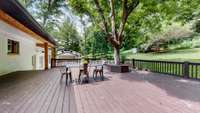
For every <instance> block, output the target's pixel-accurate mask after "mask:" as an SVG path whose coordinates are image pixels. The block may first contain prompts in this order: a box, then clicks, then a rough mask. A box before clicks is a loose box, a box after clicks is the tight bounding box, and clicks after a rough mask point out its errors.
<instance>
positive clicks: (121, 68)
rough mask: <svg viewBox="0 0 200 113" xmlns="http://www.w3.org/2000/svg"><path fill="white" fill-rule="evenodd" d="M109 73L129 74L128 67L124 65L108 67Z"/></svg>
mask: <svg viewBox="0 0 200 113" xmlns="http://www.w3.org/2000/svg"><path fill="white" fill-rule="evenodd" d="M108 66H109V69H110V71H111V72H117V73H127V72H130V70H129V66H128V65H125V64H121V65H108Z"/></svg>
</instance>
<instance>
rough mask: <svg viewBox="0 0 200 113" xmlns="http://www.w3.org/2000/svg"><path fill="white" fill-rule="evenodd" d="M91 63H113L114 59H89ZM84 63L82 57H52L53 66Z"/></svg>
mask: <svg viewBox="0 0 200 113" xmlns="http://www.w3.org/2000/svg"><path fill="white" fill-rule="evenodd" d="M89 62H90V65H99V64H104V63H107V64H113V63H114V61H113V60H112V59H106V60H101V59H89ZM81 63H82V61H81V59H51V67H52V68H53V67H59V66H72V67H73V66H80V65H81Z"/></svg>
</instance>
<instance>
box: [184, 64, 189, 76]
mask: <svg viewBox="0 0 200 113" xmlns="http://www.w3.org/2000/svg"><path fill="white" fill-rule="evenodd" d="M183 76H184V77H185V78H189V62H187V61H186V62H184V64H183Z"/></svg>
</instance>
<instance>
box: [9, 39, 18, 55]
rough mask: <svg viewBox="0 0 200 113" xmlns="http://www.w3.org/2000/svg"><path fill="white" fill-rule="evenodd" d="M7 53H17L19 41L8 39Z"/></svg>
mask: <svg viewBox="0 0 200 113" xmlns="http://www.w3.org/2000/svg"><path fill="white" fill-rule="evenodd" d="M8 54H19V42H17V41H14V40H10V39H8Z"/></svg>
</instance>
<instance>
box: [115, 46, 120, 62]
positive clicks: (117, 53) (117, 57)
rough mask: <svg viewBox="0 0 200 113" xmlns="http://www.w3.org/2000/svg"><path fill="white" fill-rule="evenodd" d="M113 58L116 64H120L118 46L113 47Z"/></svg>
mask: <svg viewBox="0 0 200 113" xmlns="http://www.w3.org/2000/svg"><path fill="white" fill-rule="evenodd" d="M114 60H115V64H116V65H119V64H120V48H119V47H114Z"/></svg>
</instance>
